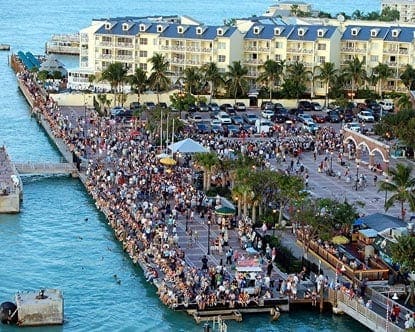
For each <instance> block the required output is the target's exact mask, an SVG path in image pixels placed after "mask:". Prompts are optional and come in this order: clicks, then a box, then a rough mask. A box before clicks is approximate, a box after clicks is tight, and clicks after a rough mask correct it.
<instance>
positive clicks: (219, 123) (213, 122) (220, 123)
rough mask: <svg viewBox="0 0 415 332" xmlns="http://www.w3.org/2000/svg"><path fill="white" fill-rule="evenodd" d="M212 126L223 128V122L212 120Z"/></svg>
mask: <svg viewBox="0 0 415 332" xmlns="http://www.w3.org/2000/svg"><path fill="white" fill-rule="evenodd" d="M210 125H211V126H216V125H218V126H221V125H222V122H221V121H220V120H219V119H212V121H210Z"/></svg>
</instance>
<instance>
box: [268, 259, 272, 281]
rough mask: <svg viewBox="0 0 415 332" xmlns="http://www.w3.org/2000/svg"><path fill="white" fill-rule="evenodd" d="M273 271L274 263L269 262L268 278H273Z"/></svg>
mask: <svg viewBox="0 0 415 332" xmlns="http://www.w3.org/2000/svg"><path fill="white" fill-rule="evenodd" d="M272 269H273V265H272V261H271V260H269V261H268V265H267V276H268V277H271V272H272Z"/></svg>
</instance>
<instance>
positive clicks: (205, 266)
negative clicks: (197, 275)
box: [202, 255, 208, 272]
mask: <svg viewBox="0 0 415 332" xmlns="http://www.w3.org/2000/svg"><path fill="white" fill-rule="evenodd" d="M207 270H208V259H207V257H206V255H203V258H202V271H204V272H207Z"/></svg>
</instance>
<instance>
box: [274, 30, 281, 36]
mask: <svg viewBox="0 0 415 332" xmlns="http://www.w3.org/2000/svg"><path fill="white" fill-rule="evenodd" d="M280 34H281V28H275V29H274V35H275V36H279V35H280Z"/></svg>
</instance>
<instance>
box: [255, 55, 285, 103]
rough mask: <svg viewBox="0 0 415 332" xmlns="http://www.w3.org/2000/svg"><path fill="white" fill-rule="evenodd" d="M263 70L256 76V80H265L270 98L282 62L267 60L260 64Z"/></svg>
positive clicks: (277, 80) (279, 76) (281, 69)
mask: <svg viewBox="0 0 415 332" xmlns="http://www.w3.org/2000/svg"><path fill="white" fill-rule="evenodd" d="M261 69H263V72H262V73H261V74H260V75H259V76H258V79H257V81H258V82H266V83H267V84H268V89H269V100H272V88H273V87H274V85H275V83H277V82H279V80H280V78H281V75H282V72H283V70H284V64H283V62H281V61H274V60H267V61H265V62H264V64H263V65H262V66H261Z"/></svg>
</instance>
